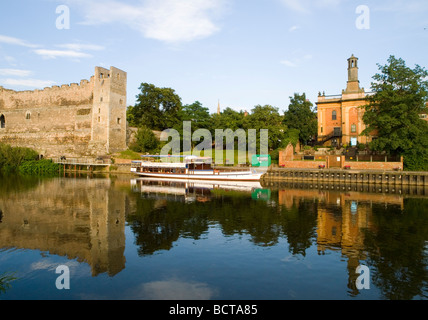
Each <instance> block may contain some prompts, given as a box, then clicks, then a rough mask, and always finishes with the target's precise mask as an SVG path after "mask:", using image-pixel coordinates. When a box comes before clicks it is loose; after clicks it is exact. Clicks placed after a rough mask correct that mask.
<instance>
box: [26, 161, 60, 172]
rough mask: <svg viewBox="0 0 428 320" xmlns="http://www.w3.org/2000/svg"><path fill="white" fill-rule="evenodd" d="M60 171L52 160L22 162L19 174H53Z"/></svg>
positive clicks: (58, 166)
mask: <svg viewBox="0 0 428 320" xmlns="http://www.w3.org/2000/svg"><path fill="white" fill-rule="evenodd" d="M60 170H61V166H60V165H59V164H57V163H54V162H52V160H45V159H42V160H31V161H25V162H23V163H22V164H21V165H20V166H19V168H18V171H19V173H22V174H37V175H42V174H54V173H58V172H60Z"/></svg>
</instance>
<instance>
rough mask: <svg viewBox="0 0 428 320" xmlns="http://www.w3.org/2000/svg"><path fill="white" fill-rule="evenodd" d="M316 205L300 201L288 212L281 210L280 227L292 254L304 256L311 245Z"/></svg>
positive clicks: (314, 226) (314, 232)
mask: <svg viewBox="0 0 428 320" xmlns="http://www.w3.org/2000/svg"><path fill="white" fill-rule="evenodd" d="M317 205H318V204H317V203H313V202H308V201H305V200H304V199H300V201H299V202H298V203H297V204H296V203H294V204H293V206H292V207H291V208H290V209H289V210H287V209H286V210H283V214H282V219H281V226H282V229H283V232H284V235H286V236H287V240H288V243H289V246H290V251H291V253H292V254H301V255H303V256H305V255H306V254H305V252H306V249H308V248H309V247H310V246H311V245H312V243H313V241H314V238H315V237H316V226H317Z"/></svg>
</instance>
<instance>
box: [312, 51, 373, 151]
mask: <svg viewBox="0 0 428 320" xmlns="http://www.w3.org/2000/svg"><path fill="white" fill-rule="evenodd" d="M366 96H367V93H366V92H364V88H360V81H359V80H358V58H356V57H354V55H352V56H351V57H350V58H349V59H348V83H347V87H346V89H345V90H343V91H342V94H341V95H335V96H326V95H325V94H323V95H321V93H320V94H319V96H318V102H317V108H318V142H319V143H322V144H324V145H340V144H349V145H352V146H354V145H357V143H367V142H370V141H371V137H365V136H360V134H361V132H362V131H363V130H364V129H365V125H364V122H363V114H364V110H363V109H362V108H360V107H361V106H364V105H365V104H366V100H365V99H366Z"/></svg>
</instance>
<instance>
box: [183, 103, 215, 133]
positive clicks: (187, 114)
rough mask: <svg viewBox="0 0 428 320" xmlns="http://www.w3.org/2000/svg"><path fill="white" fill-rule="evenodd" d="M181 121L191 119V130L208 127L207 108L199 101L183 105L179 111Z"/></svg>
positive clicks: (209, 120) (209, 124) (209, 121)
mask: <svg viewBox="0 0 428 320" xmlns="http://www.w3.org/2000/svg"><path fill="white" fill-rule="evenodd" d="M179 117H180V119H181V120H182V121H191V122H192V130H193V131H194V130H197V129H208V130H209V129H210V127H211V119H210V113H209V109H208V108H206V107H204V106H203V105H202V104H201V103H200V102H199V101H195V102H194V103H192V104H187V105H185V106H183V108H182V109H181V111H180V113H179Z"/></svg>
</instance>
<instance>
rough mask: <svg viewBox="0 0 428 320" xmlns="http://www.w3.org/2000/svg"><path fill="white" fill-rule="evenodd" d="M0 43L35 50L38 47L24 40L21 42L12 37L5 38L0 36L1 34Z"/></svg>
mask: <svg viewBox="0 0 428 320" xmlns="http://www.w3.org/2000/svg"><path fill="white" fill-rule="evenodd" d="M0 43H5V44H11V45H15V46H22V47H28V48H37V47H38V45H35V44H31V43H28V42H27V41H25V40H22V39H19V38H14V37H9V36H5V35H1V34H0Z"/></svg>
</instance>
